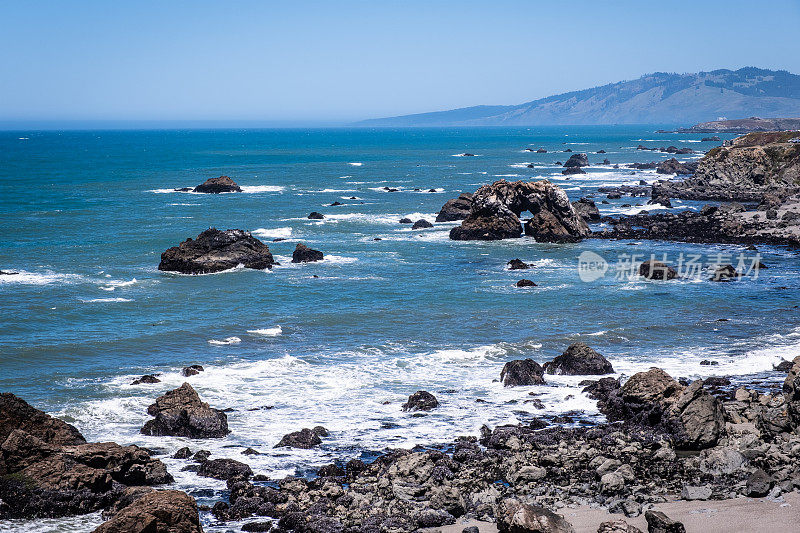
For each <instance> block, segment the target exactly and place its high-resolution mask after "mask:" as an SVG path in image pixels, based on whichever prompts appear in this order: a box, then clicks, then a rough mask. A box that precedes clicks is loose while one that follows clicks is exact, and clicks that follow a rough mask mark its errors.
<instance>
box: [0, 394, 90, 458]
mask: <svg viewBox="0 0 800 533" xmlns="http://www.w3.org/2000/svg"><path fill="white" fill-rule="evenodd" d="M14 430H20V431H24V432H25V433H27V434H29V435H31V436H33V437H36V438H37V439H39V440H41V441H42V442H44V443H47V444H50V445H54V446H63V445H69V444H84V443H85V442H86V439H84V438H83V435H81V434H80V432H79V431H78V430H77V429H76V428H75V427H74V426H72V425H70V424H67V423H66V422H63V421H61V420H59V419H58V418H53V417H52V416H50V415H48V414H47V413H44V412H42V411H40V410H39V409H36V408H35V407H33V406H31V405H30V404H28V402H26V401H25V400H23V399H22V398H18V397H16V396H14V395H13V394H10V393H7V392H3V393H0V444H2V443H3V442H4V441H5V440H6V438H8V436H9V435H10V434H11V432H12V431H14Z"/></svg>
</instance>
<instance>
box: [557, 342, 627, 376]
mask: <svg viewBox="0 0 800 533" xmlns="http://www.w3.org/2000/svg"><path fill="white" fill-rule="evenodd" d="M544 371H545V372H546V373H547V374H561V375H565V376H583V375H603V374H613V373H614V367H613V366H611V363H609V362H608V359H606V358H605V357H603V356H602V355H600V354H599V353H597V352H596V351H594V350H593V349H592V348H590V347H589V346H587V345H586V344H584V343H582V342H576V343H574V344H570V345H569V347H568V348H567V349H566V351H565V352H564V353H563V354H561V355H559V356H558V357H556V358H555V359H553V360H552V361H549V362H547V363H545V364H544Z"/></svg>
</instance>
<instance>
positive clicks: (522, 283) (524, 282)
mask: <svg viewBox="0 0 800 533" xmlns="http://www.w3.org/2000/svg"><path fill="white" fill-rule="evenodd" d="M516 286H517V287H536V284H535V283H534V282H533V281H531V280H529V279H524V278H523V279H521V280H519V281H518V282H517V283H516Z"/></svg>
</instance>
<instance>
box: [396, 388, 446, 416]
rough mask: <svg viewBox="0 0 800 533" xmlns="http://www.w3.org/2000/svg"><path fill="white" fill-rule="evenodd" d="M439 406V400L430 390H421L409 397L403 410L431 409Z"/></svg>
mask: <svg viewBox="0 0 800 533" xmlns="http://www.w3.org/2000/svg"><path fill="white" fill-rule="evenodd" d="M437 407H439V400H437V399H436V397H435V396H434V395H433V394H431V393H430V392H428V391H424V390H420V391H417V392H415V393H414V394H412V395H411V396H409V397H408V401H407V402H406V403H404V404H403V411H430V410H432V409H435V408H437Z"/></svg>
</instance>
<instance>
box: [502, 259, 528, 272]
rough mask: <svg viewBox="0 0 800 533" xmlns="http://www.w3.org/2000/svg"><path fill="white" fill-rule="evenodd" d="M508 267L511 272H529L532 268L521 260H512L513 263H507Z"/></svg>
mask: <svg viewBox="0 0 800 533" xmlns="http://www.w3.org/2000/svg"><path fill="white" fill-rule="evenodd" d="M506 265H508V269H509V270H527V269H529V268H530V267H531V266H530V265H529V264H528V263H526V262H524V261H523V260H521V259H519V258H517V259H512V260H511V261H509V262H508V263H506Z"/></svg>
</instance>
